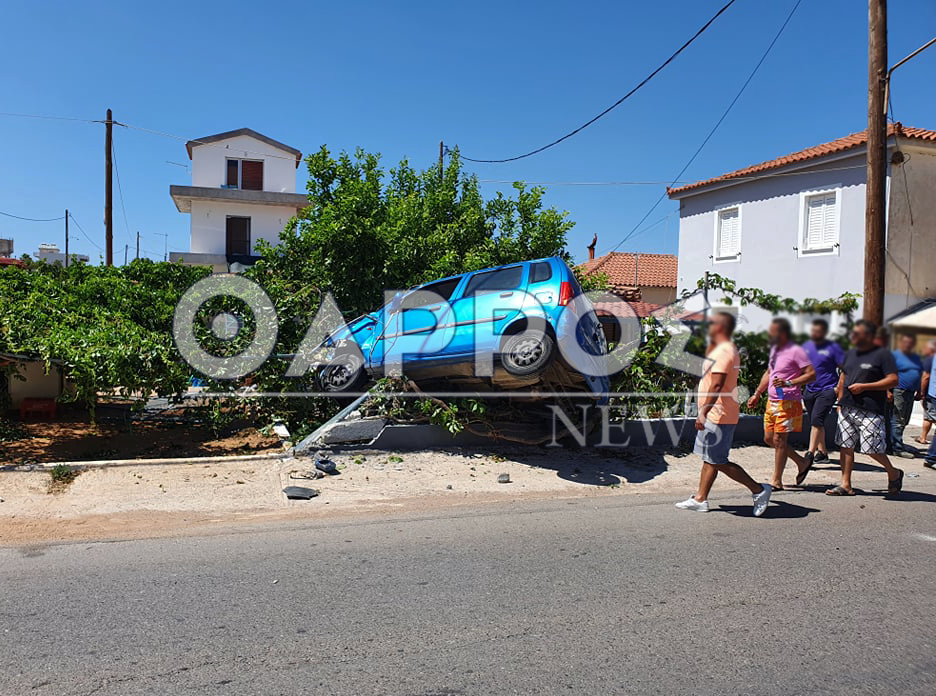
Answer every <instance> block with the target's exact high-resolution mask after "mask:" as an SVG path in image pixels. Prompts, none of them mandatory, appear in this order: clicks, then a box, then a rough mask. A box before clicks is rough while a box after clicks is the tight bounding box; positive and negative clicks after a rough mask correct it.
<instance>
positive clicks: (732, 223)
mask: <svg viewBox="0 0 936 696" xmlns="http://www.w3.org/2000/svg"><path fill="white" fill-rule="evenodd" d="M888 135H889V138H888V144H887V150H888V181H887V258H886V261H885V274H886V278H885V300H884V315H885V318H889V317H891V316H893V315H895V314H897V313H898V312H900V311H902V310H904V309H906V308H907V307H910V306H912V305H914V304H916V303H917V302H919V301H921V300H924V299H926V298H930V297H933V296H934V295H936V131H931V130H924V129H922V128H908V127H904V126H902V125H901V124H899V123H896V124H892V125H891V126H890V127H889V133H888ZM866 149H867V138H866V136H865V134H864V133H855V134H853V135H849V136H846V137H844V138H840V139H838V140H834V141H832V142H829V143H825V144H823V145H817V146H815V147H810V148H807V149H805V150H801V151H799V152H795V153H793V154H790V155H786V156H784V157H779V158H777V159H774V160H770V161H768V162H763V163H761V164H755V165H753V166H750V167H745V168H744V169H739V170H737V171H734V172H731V173H729V174H723V175H722V176H718V177H715V178H712V179H707V180H705V181H699V182H697V183H693V184H689V185H687V186H681V187H678V188H672V189H669V190H668V194H669V197H670V198H671V199H675V200H678V201H679V270H678V276H679V278H678V283H679V287H680V290H683V289H694V288H695V287H696V284H697V281H698V280H699V279H700V278H702V277H703V276H704V274H705V272H706V271H708V272H710V273H717V274H719V275H721V276H725V277H728V278H731V279H732V280H734V281H736V282H737V284H738V285H739V286H741V287H752V288H761V289H763V290H765V291H767V292H771V293H776V294H778V295H781V296H784V297H792V298H794V299H797V300H803V299H806V298H815V299H820V300H823V299H829V298H832V297H837V296H839V295H840V294H841V293H843V292H853V293H859V294H860V293H861V292H863V289H864V259H865V176H866V161H865V156H866ZM723 296H724V295H723V293H718V292H716V291H713V292H712V293H711V295H710V298H709V299H710V301H711V302H712V304H713V305H716V304H717V303H718V300H720V299H721V298H722V297H723ZM737 311H738V313H739V328H742V329H744V330H754V331H757V330H761V329H764V328H766V326H767V324H768V323H769V321H770V318H771V317H770V315H769V314H768V313H767V312H766V311H764V310H761V309H758V308H754V307H741V308H738V310H737ZM860 311H861V310H860V309H859V311H858V316H860ZM794 320H795V321H794V324H795V328H796V329H797V330H805V328H806V323H807V322H808V321H809V320H810V317H802V316H801V317H796V318H794ZM831 322H832V323H833V325H835V326H834V328H838V324H840V317H835V316H833V317H832V318H831Z"/></svg>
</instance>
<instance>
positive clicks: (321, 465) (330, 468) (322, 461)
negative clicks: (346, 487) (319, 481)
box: [315, 454, 338, 475]
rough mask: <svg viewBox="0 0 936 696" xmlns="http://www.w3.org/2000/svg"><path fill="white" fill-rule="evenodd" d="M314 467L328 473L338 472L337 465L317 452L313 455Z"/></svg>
mask: <svg viewBox="0 0 936 696" xmlns="http://www.w3.org/2000/svg"><path fill="white" fill-rule="evenodd" d="M315 468H316V469H318V470H319V471H321V472H323V473H326V474H329V475H334V474H337V473H338V466H337V465H336V464H335V462H333V461H332V460H331V459H328V458H327V457H323V456H321V455H319V454H316V455H315Z"/></svg>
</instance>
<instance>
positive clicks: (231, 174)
mask: <svg viewBox="0 0 936 696" xmlns="http://www.w3.org/2000/svg"><path fill="white" fill-rule="evenodd" d="M237 176H238V166H237V160H236V159H229V160H228V161H227V178H226V180H225V182H224V183H225V185H226V186H230V187H232V188H237Z"/></svg>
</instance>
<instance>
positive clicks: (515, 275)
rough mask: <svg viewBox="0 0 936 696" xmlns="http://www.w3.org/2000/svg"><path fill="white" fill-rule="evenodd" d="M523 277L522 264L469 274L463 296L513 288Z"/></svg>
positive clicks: (517, 285)
mask: <svg viewBox="0 0 936 696" xmlns="http://www.w3.org/2000/svg"><path fill="white" fill-rule="evenodd" d="M522 279H523V266H511V267H510V268H499V269H497V270H496V271H485V272H484V273H476V274H474V275H473V276H471V280H469V281H468V285H467V286H466V287H465V297H471V296H472V295H474V294H477V293H482V292H495V291H497V290H514V289H516V288H518V287H520V281H521V280H522Z"/></svg>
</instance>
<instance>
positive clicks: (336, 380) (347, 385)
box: [319, 353, 367, 393]
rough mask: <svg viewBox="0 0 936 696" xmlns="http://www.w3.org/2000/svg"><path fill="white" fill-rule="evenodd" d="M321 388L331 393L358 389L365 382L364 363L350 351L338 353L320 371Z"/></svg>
mask: <svg viewBox="0 0 936 696" xmlns="http://www.w3.org/2000/svg"><path fill="white" fill-rule="evenodd" d="M319 379H320V381H321V383H322V390H323V391H327V392H333V393H347V392H355V391H360V390H361V388H362V387H363V386H364V384H365V383H366V382H367V376H366V375H365V373H364V364H363V362H362V361H361V359H360V357H358V356H357V355H354V354H352V353H345V354H343V355H338V356H337V357H335V359H334V360H332V361H331V363H329V364H328V365H327V366H326V367H325V368H324V369H323V370H322V372H321V374H320V377H319Z"/></svg>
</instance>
